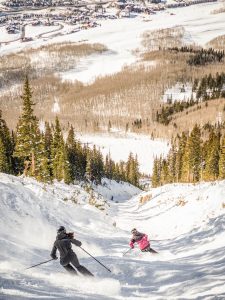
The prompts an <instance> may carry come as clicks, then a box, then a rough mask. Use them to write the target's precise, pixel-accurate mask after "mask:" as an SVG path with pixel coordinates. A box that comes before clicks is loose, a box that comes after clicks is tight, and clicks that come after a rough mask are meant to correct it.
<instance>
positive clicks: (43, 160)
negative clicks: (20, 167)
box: [36, 135, 51, 182]
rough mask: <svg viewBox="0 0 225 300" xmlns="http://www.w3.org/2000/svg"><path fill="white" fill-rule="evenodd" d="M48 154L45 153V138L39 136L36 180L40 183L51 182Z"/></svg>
mask: <svg viewBox="0 0 225 300" xmlns="http://www.w3.org/2000/svg"><path fill="white" fill-rule="evenodd" d="M49 160H50V159H49V157H48V152H47V151H46V144H45V136H43V135H42V136H41V143H40V152H39V155H38V157H37V163H36V169H37V175H36V178H37V179H38V180H39V181H42V182H51V169H50V162H49Z"/></svg>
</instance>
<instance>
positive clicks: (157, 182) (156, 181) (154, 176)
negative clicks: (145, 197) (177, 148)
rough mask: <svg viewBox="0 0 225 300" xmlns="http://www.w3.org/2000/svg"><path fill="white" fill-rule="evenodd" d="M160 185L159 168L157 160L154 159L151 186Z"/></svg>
mask: <svg viewBox="0 0 225 300" xmlns="http://www.w3.org/2000/svg"><path fill="white" fill-rule="evenodd" d="M159 185H160V170H159V160H158V159H157V158H155V159H154V164H153V172H152V187H157V186H159Z"/></svg>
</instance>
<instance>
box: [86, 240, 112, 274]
mask: <svg viewBox="0 0 225 300" xmlns="http://www.w3.org/2000/svg"><path fill="white" fill-rule="evenodd" d="M80 248H81V249H82V250H83V251H84V252H86V253H87V254H88V255H89V256H91V257H92V258H93V259H94V260H96V261H97V262H98V263H99V264H100V265H101V266H103V267H104V268H105V269H106V270H107V271H109V272H112V271H111V270H110V269H108V268H107V267H106V266H105V265H103V264H102V263H101V262H100V261H99V260H97V259H96V258H95V257H94V256H92V255H91V254H90V253H88V252H87V251H86V250H84V248H82V247H81V246H80Z"/></svg>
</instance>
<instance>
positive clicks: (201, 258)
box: [0, 173, 225, 300]
mask: <svg viewBox="0 0 225 300" xmlns="http://www.w3.org/2000/svg"><path fill="white" fill-rule="evenodd" d="M0 193H1V202H0V203H1V207H0V214H1V215H0V231H1V239H0V249H1V256H0V283H1V284H0V286H1V289H0V299H2V300H3V299H18V300H20V299H92V300H94V299H96V300H97V299H98V300H99V299H101V300H104V299H224V298H225V289H224V282H225V253H224V244H225V233H224V232H225V231H224V229H225V222H224V221H225V218H224V210H225V208H224V206H225V181H218V182H213V183H210V182H209V183H200V184H196V185H192V184H170V185H165V186H163V187H160V188H156V189H151V190H150V191H148V192H141V191H140V190H139V189H138V188H135V187H133V186H131V185H129V184H127V183H117V182H115V181H109V180H107V179H105V180H104V182H103V184H102V185H101V186H100V185H99V186H93V191H92V194H91V195H92V198H93V197H94V198H95V205H90V204H89V202H90V191H88V190H87V189H85V187H84V186H83V187H82V186H81V185H79V186H78V185H65V184H63V183H54V184H53V185H46V184H42V183H39V182H37V181H35V180H34V179H30V178H22V177H14V176H11V175H6V174H2V173H1V174H0ZM112 196H113V197H112ZM99 208H100V209H99ZM61 225H64V226H65V227H66V229H67V230H68V231H74V233H75V238H76V239H78V240H80V241H82V247H83V248H84V249H85V250H87V251H88V252H89V253H90V254H91V255H93V256H94V257H95V258H97V259H98V260H99V261H100V262H101V263H103V264H104V265H105V266H106V267H108V268H109V269H110V270H111V271H112V272H111V273H110V272H108V271H107V270H106V269H105V268H103V267H102V266H101V265H100V264H98V263H97V262H96V261H95V260H94V259H92V258H91V257H90V256H88V255H87V254H86V253H85V252H84V251H82V249H80V248H79V247H76V246H73V249H74V251H75V252H76V254H77V256H78V258H79V260H80V263H81V264H82V265H84V266H86V267H87V268H88V269H89V270H90V271H91V272H92V273H93V274H94V276H95V277H94V278H87V277H83V276H82V275H81V276H78V277H73V276H70V275H69V274H68V273H67V272H66V271H65V270H64V269H63V268H62V267H61V266H60V264H59V260H56V261H55V260H53V261H50V262H49V263H46V264H43V265H40V266H38V267H36V268H32V269H29V270H25V269H26V268H27V267H30V266H31V265H34V264H38V263H39V262H42V261H45V260H48V259H50V258H51V257H50V252H51V249H52V245H53V242H54V240H55V236H56V230H57V228H59V226H61ZM133 227H136V228H137V229H138V230H140V231H142V232H145V233H146V234H148V236H149V238H150V240H152V242H151V247H153V248H154V249H155V250H157V251H158V252H159V254H157V255H154V254H151V253H149V252H147V253H144V252H140V250H139V249H138V248H137V246H135V248H134V249H133V250H131V251H129V252H128V253H127V254H126V255H125V256H123V253H124V252H125V251H127V250H128V249H129V241H130V238H131V234H130V230H131V229H132V228H133Z"/></svg>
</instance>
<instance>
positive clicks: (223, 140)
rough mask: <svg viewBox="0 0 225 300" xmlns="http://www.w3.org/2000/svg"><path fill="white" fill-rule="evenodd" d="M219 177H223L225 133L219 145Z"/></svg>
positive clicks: (224, 174) (224, 169)
mask: <svg viewBox="0 0 225 300" xmlns="http://www.w3.org/2000/svg"><path fill="white" fill-rule="evenodd" d="M219 178H220V179H225V135H224V136H223V138H222V142H221V147H220V160H219Z"/></svg>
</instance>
